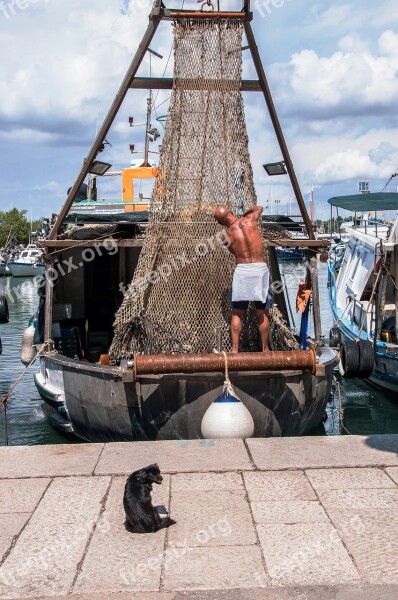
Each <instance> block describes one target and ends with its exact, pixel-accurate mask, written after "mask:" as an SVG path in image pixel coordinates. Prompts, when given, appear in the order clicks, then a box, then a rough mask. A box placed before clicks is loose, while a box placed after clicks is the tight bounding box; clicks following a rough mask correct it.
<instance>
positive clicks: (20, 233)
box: [0, 208, 41, 248]
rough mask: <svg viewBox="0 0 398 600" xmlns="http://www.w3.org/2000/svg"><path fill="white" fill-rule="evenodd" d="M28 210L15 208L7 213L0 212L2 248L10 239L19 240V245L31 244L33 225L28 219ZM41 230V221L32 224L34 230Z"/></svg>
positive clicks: (0, 244) (0, 245)
mask: <svg viewBox="0 0 398 600" xmlns="http://www.w3.org/2000/svg"><path fill="white" fill-rule="evenodd" d="M26 213H27V211H26V210H18V209H17V208H13V209H12V210H8V211H7V212H1V211H0V248H1V247H2V246H4V245H5V244H6V242H7V240H8V239H10V238H17V239H18V243H19V244H27V243H28V242H29V234H30V228H31V224H30V221H29V220H28V219H27V218H26V216H25V215H26ZM36 229H41V220H36V221H34V222H33V223H32V230H33V231H35V230H36Z"/></svg>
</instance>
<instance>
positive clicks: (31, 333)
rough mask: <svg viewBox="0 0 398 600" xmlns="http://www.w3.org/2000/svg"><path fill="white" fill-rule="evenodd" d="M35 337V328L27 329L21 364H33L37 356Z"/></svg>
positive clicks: (23, 342)
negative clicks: (34, 343)
mask: <svg viewBox="0 0 398 600" xmlns="http://www.w3.org/2000/svg"><path fill="white" fill-rule="evenodd" d="M34 337H35V328H34V325H30V326H29V327H27V328H26V329H25V331H24V332H23V335H22V346H21V362H22V363H23V364H24V365H28V364H29V363H31V362H32V360H33V359H34V357H35V356H36V347H35V346H34V345H33V340H34Z"/></svg>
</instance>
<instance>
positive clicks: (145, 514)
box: [123, 465, 175, 533]
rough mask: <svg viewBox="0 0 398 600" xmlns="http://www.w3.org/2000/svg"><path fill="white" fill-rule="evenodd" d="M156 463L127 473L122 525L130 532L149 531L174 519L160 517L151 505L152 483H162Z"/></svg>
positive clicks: (161, 526)
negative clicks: (124, 516)
mask: <svg viewBox="0 0 398 600" xmlns="http://www.w3.org/2000/svg"><path fill="white" fill-rule="evenodd" d="M162 481H163V477H162V476H161V474H160V470H159V467H158V465H149V466H148V467H145V469H140V470H139V471H134V473H131V475H129V477H128V479H127V481H126V486H125V488H124V497H123V506H124V511H125V513H126V520H125V522H124V525H125V527H126V529H127V531H130V532H131V533H151V532H153V531H158V530H159V529H162V528H163V527H169V525H173V524H174V523H175V521H173V520H172V519H170V517H169V516H168V515H167V516H166V517H163V518H162V517H160V515H159V513H158V511H157V510H156V508H155V507H154V506H153V505H152V500H151V491H152V484H153V483H162Z"/></svg>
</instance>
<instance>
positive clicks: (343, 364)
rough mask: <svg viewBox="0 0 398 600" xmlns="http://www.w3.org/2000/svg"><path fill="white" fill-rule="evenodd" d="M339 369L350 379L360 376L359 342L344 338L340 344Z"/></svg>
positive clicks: (343, 375)
mask: <svg viewBox="0 0 398 600" xmlns="http://www.w3.org/2000/svg"><path fill="white" fill-rule="evenodd" d="M339 371H340V373H341V376H342V377H345V378H346V379H350V378H352V377H358V372H359V347H358V344H357V342H353V341H352V340H344V342H341V344H340V361H339Z"/></svg>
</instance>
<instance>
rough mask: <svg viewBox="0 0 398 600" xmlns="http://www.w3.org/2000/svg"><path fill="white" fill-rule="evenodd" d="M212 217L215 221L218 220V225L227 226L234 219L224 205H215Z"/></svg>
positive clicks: (232, 214)
mask: <svg viewBox="0 0 398 600" xmlns="http://www.w3.org/2000/svg"><path fill="white" fill-rule="evenodd" d="M214 218H215V219H216V221H218V223H220V225H224V226H225V227H229V226H230V225H231V224H232V223H233V221H234V220H235V215H234V213H233V212H232V211H231V210H229V208H227V207H226V206H217V208H216V210H215V211H214Z"/></svg>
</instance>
